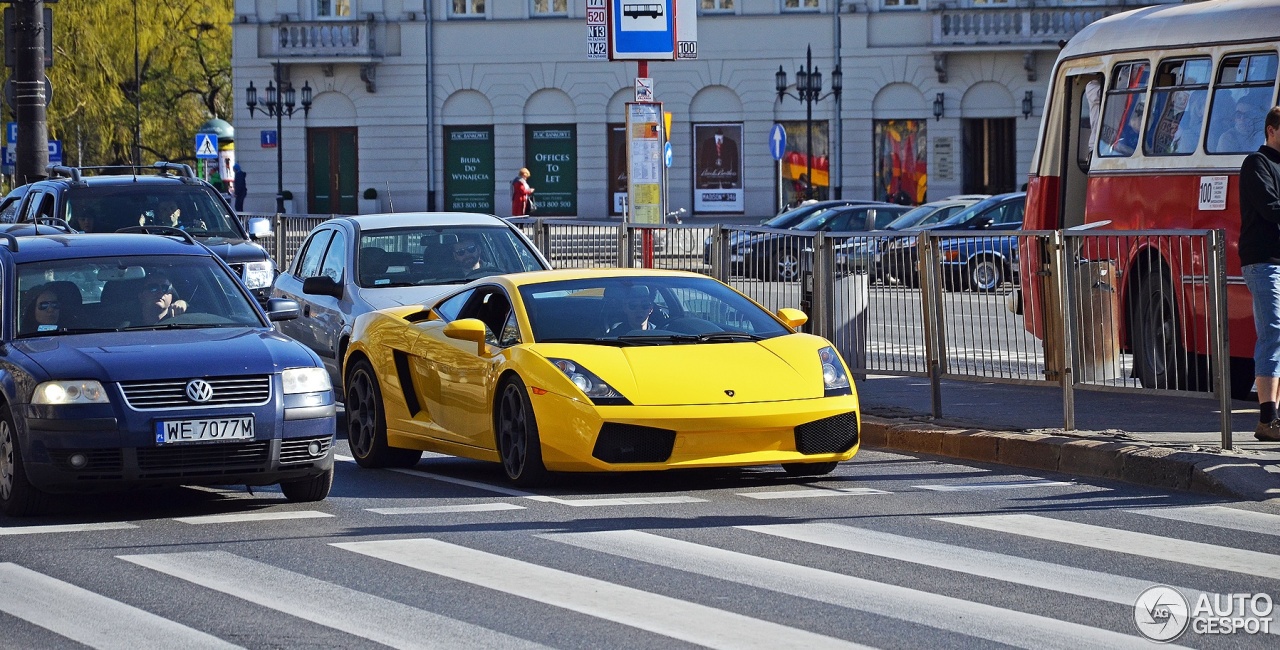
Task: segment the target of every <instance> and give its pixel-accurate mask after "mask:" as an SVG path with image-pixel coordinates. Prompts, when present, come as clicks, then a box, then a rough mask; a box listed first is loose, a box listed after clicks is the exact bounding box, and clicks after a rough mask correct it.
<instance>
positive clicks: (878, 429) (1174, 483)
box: [861, 415, 1280, 501]
mask: <svg viewBox="0 0 1280 650" xmlns="http://www.w3.org/2000/svg"><path fill="white" fill-rule="evenodd" d="M861 442H862V445H864V446H866V447H872V448H878V449H894V450H898V451H909V452H918V453H924V454H933V455H936V456H947V457H950V458H960V459H964V460H974V461H980V462H986V463H995V464H998V465H1012V466H1014V467H1026V468H1029V469H1037V470H1041V471H1046V472H1061V473H1063V474H1075V475H1080V476H1093V477H1097V478H1105V479H1114V480H1118V481H1124V482H1126V483H1135V484H1138V485H1146V486H1150V487H1157V488H1165V489H1174V490H1188V491H1192V492H1202V493H1206V494H1212V495H1214V496H1221V497H1230V498H1235V499H1247V500H1252V501H1265V500H1268V499H1280V474H1275V473H1272V472H1269V471H1267V470H1266V469H1264V468H1263V467H1262V466H1261V465H1259V464H1258V463H1255V462H1251V461H1249V460H1248V459H1245V458H1240V457H1237V456H1228V455H1225V454H1212V453H1206V452H1196V451H1178V450H1174V449H1166V448H1162V447H1151V446H1146V445H1139V444H1130V443H1125V442H1107V441H1103V440H1091V439H1083V438H1073V437H1069V436H1055V435H1045V434H1038V433H1015V432H1009V431H983V430H979V429H963V428H955V427H946V426H938V425H932V424H927V423H922V422H918V421H915V420H902V419H889V418H883V417H876V416H871V415H863V416H862V431H861Z"/></svg>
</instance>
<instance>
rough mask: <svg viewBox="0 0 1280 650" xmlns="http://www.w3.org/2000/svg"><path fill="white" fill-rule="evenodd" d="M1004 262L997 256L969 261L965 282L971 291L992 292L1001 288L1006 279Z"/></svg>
mask: <svg viewBox="0 0 1280 650" xmlns="http://www.w3.org/2000/svg"><path fill="white" fill-rule="evenodd" d="M1005 275H1006V273H1005V271H1004V264H1003V263H1002V262H1001V261H1000V260H997V259H995V258H991V257H979V258H978V259H975V260H973V261H971V262H969V268H968V270H967V271H966V273H965V280H966V282H965V284H966V285H967V286H968V287H969V290H970V291H980V292H983V293H990V292H992V291H995V290H996V289H998V288H1000V285H1002V284H1004V279H1005Z"/></svg>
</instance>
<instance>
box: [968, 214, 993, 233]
mask: <svg viewBox="0 0 1280 650" xmlns="http://www.w3.org/2000/svg"><path fill="white" fill-rule="evenodd" d="M993 223H995V220H994V219H992V218H991V217H978V218H977V219H974V220H973V223H972V224H970V225H969V227H970V228H973V229H975V230H976V229H979V228H990V227H991V224H993Z"/></svg>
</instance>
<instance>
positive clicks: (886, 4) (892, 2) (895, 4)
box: [880, 0, 920, 10]
mask: <svg viewBox="0 0 1280 650" xmlns="http://www.w3.org/2000/svg"><path fill="white" fill-rule="evenodd" d="M880 8H881V9H891V10H892V9H919V8H920V0H880Z"/></svg>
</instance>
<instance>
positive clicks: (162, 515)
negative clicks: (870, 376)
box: [0, 443, 1280, 650]
mask: <svg viewBox="0 0 1280 650" xmlns="http://www.w3.org/2000/svg"><path fill="white" fill-rule="evenodd" d="M337 449H338V453H339V462H338V472H337V477H336V483H335V488H334V492H333V494H332V495H331V496H330V498H329V499H328V500H326V501H324V502H320V503H316V504H289V503H286V502H285V501H284V499H283V498H282V497H281V496H280V494H279V493H278V492H277V491H275V490H255V491H254V493H252V494H250V493H248V492H246V491H245V490H244V489H243V488H239V489H225V490H223V489H179V490H168V491H162V492H147V493H133V494H128V495H107V496H94V497H77V498H75V499H71V500H69V502H68V503H67V504H65V505H64V507H63V510H62V512H60V513H59V514H57V515H54V516H50V517H45V518H40V519H34V520H15V519H6V518H0V646H5V647H21V648H81V647H86V646H87V647H95V648H129V649H130V650H138V649H141V648H159V647H165V648H173V647H185V648H203V647H232V646H241V647H247V648H297V647H309V648H330V647H332V648H364V647H378V646H379V645H380V644H385V645H388V646H393V647H432V646H437V647H439V646H444V647H530V646H536V645H542V646H548V647H555V648H601V647H627V648H664V649H666V648H680V647H693V646H698V645H704V646H710V647H725V648H770V649H773V648H781V647H804V648H818V647H878V648H921V647H929V648H938V649H942V648H1007V647H1023V648H1064V649H1065V648H1070V649H1072V650H1075V649H1078V648H1089V647H1097V648H1118V647H1129V646H1133V647H1150V646H1149V643H1150V642H1149V641H1147V640H1145V639H1143V638H1140V637H1139V636H1138V635H1137V628H1136V626H1135V623H1134V611H1135V610H1134V602H1135V600H1136V599H1137V598H1138V596H1139V594H1140V593H1141V592H1143V591H1144V590H1145V589H1147V588H1148V587H1150V586H1153V585H1158V584H1165V585H1172V586H1175V587H1179V588H1181V589H1182V590H1184V591H1185V592H1186V593H1192V592H1195V591H1196V590H1203V591H1208V592H1215V593H1242V592H1243V593H1251V594H1252V593H1257V592H1266V593H1268V594H1270V596H1271V598H1273V599H1280V538H1278V537H1277V534H1278V533H1280V525H1277V522H1280V516H1277V515H1276V514H1272V513H1269V512H1265V511H1264V509H1263V507H1262V506H1260V505H1259V504H1251V503H1250V504H1243V503H1225V502H1221V501H1215V500H1212V499H1209V498H1205V497H1202V496H1198V495H1192V494H1187V493H1175V492H1167V491H1160V490H1154V489H1146V488H1141V487H1136V486H1132V485H1126V484H1121V483H1115V482H1109V481H1102V480H1094V479H1081V478H1077V477H1072V476H1064V475H1047V474H1038V473H1034V472H1025V473H1019V472H1015V471H1011V470H1010V469H1009V468H1004V467H999V466H984V465H980V464H974V463H957V462H951V461H949V460H944V459H938V458H931V457H917V456H908V455H899V454H889V453H881V452H875V451H864V452H862V453H860V454H859V455H858V456H857V457H855V459H854V460H853V461H850V462H848V463H845V464H843V465H841V466H840V467H839V469H838V470H837V472H836V473H835V474H833V475H831V476H828V477H822V478H820V479H809V480H799V479H792V478H789V477H787V476H786V475H785V474H783V473H782V472H781V471H779V470H778V468H774V467H769V468H760V469H751V470H733V471H698V472H684V473H662V474H654V473H649V474H635V475H593V476H577V477H572V478H570V479H568V480H566V481H564V482H563V483H562V484H560V485H558V486H556V487H554V488H549V489H544V490H538V491H536V492H526V491H520V490H514V489H511V488H510V487H509V486H508V485H507V484H506V483H505V482H504V481H503V480H502V477H501V475H500V470H499V469H498V468H497V467H496V466H493V465H488V464H484V463H477V462H471V461H463V460H458V459H452V458H447V457H439V456H429V457H426V458H424V460H423V461H422V462H421V463H419V465H418V466H417V467H416V468H415V469H413V470H404V471H390V470H365V469H361V468H359V467H357V466H356V465H355V464H354V463H352V462H351V461H350V460H349V459H348V458H346V457H345V454H347V453H348V452H347V449H346V445H345V443H341V444H339V445H338V447H337ZM1271 617H1272V618H1273V619H1274V618H1275V614H1271ZM1277 631H1280V630H1277ZM1177 643H1178V644H1183V645H1187V646H1191V647H1232V648H1250V647H1257V648H1263V647H1276V636H1274V635H1265V634H1264V635H1248V634H1234V635H1230V636H1221V635H1198V634H1194V633H1192V632H1187V633H1186V634H1184V635H1183V636H1182V637H1181V638H1179V639H1178V640H1177Z"/></svg>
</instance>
